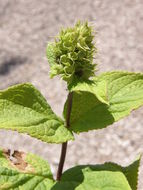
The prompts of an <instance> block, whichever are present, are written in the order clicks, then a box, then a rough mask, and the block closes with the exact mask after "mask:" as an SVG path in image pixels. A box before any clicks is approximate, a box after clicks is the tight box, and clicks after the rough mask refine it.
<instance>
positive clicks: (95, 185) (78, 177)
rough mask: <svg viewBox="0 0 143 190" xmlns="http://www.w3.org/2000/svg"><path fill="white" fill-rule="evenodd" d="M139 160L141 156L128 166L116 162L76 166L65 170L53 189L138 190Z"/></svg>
mask: <svg viewBox="0 0 143 190" xmlns="http://www.w3.org/2000/svg"><path fill="white" fill-rule="evenodd" d="M139 162H140V157H139V158H138V159H137V160H136V161H135V162H134V163H133V164H131V165H130V166H128V167H122V166H119V165H117V164H115V163H105V164H103V165H85V166H84V165H82V166H76V167H73V168H71V169H69V170H67V171H66V172H64V174H63V176H62V179H61V182H57V183H56V184H55V185H54V186H53V188H52V189H51V190H67V189H69V190H83V189H85V190H137V177H135V176H137V175H138V167H139ZM131 168H134V169H131ZM127 171H128V172H127Z"/></svg>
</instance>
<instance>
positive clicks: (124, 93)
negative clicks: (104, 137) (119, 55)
mask: <svg viewBox="0 0 143 190" xmlns="http://www.w3.org/2000/svg"><path fill="white" fill-rule="evenodd" d="M100 82H105V83H106V92H105V90H104V89H103V91H104V96H106V99H107V100H108V103H109V108H108V110H109V111H110V113H111V114H112V115H113V117H114V119H115V121H118V120H119V119H121V118H123V117H125V116H127V115H129V114H130V112H131V111H132V110H134V109H137V108H138V107H140V106H142V105H143V74H141V73H129V72H120V71H118V72H107V73H104V74H102V75H101V76H99V77H98V83H99V84H100ZM98 88H99V85H97V90H98ZM102 93H103V92H102ZM105 94H106V95H105ZM98 95H99V96H100V94H99V93H98Z"/></svg>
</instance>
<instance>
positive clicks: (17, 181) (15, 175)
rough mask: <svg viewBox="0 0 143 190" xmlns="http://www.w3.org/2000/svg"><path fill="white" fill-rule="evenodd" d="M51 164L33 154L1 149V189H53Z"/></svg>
mask: <svg viewBox="0 0 143 190" xmlns="http://www.w3.org/2000/svg"><path fill="white" fill-rule="evenodd" d="M53 184H54V180H53V178H52V174H51V171H50V167H49V164H48V163H47V162H46V161H44V160H42V159H41V158H40V157H38V156H35V155H33V154H26V153H23V152H18V151H14V153H13V154H12V155H11V154H10V150H5V151H4V150H3V151H2V150H0V190H9V189H12V190H18V189H20V190H39V189H42V190H51V187H52V186H53Z"/></svg>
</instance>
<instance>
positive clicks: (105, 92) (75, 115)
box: [64, 71, 143, 133]
mask: <svg viewBox="0 0 143 190" xmlns="http://www.w3.org/2000/svg"><path fill="white" fill-rule="evenodd" d="M70 90H71V91H74V94H73V106H72V112H71V120H70V124H71V129H72V130H73V131H74V132H77V133H78V132H84V131H88V130H92V129H101V128H105V127H107V126H108V125H111V124H113V123H114V122H116V121H118V120H119V119H121V118H123V117H125V116H127V115H129V114H130V112H131V111H132V110H134V109H137V108H138V107H140V106H142V105H143V74H140V73H128V72H119V71H117V72H108V73H104V74H102V75H100V76H98V77H96V78H95V79H94V80H93V81H90V82H89V81H88V82H79V83H77V84H74V85H72V86H70ZM66 109H67V108H66V104H65V108H64V116H65V115H66Z"/></svg>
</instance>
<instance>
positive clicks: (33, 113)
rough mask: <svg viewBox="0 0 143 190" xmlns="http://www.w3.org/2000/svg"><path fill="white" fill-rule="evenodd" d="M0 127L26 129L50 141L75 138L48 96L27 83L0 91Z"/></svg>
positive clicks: (55, 141) (24, 130)
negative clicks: (54, 110)
mask: <svg viewBox="0 0 143 190" xmlns="http://www.w3.org/2000/svg"><path fill="white" fill-rule="evenodd" d="M0 128H1V129H11V130H17V131H18V132H20V133H27V134H29V135H30V136H32V137H35V138H38V139H40V140H42V141H45V142H49V143H62V142H65V141H68V140H70V139H73V136H72V134H71V132H70V131H68V129H67V128H66V127H64V122H63V121H62V120H61V119H60V118H59V117H57V116H56V115H55V114H54V113H53V111H52V110H51V108H50V106H49V105H48V104H47V102H46V100H45V98H44V97H43V96H42V95H41V94H40V92H39V91H38V90H37V89H36V88H35V87H34V86H32V85H31V84H28V83H27V84H20V85H16V86H13V87H10V88H8V89H6V90H3V91H0Z"/></svg>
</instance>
